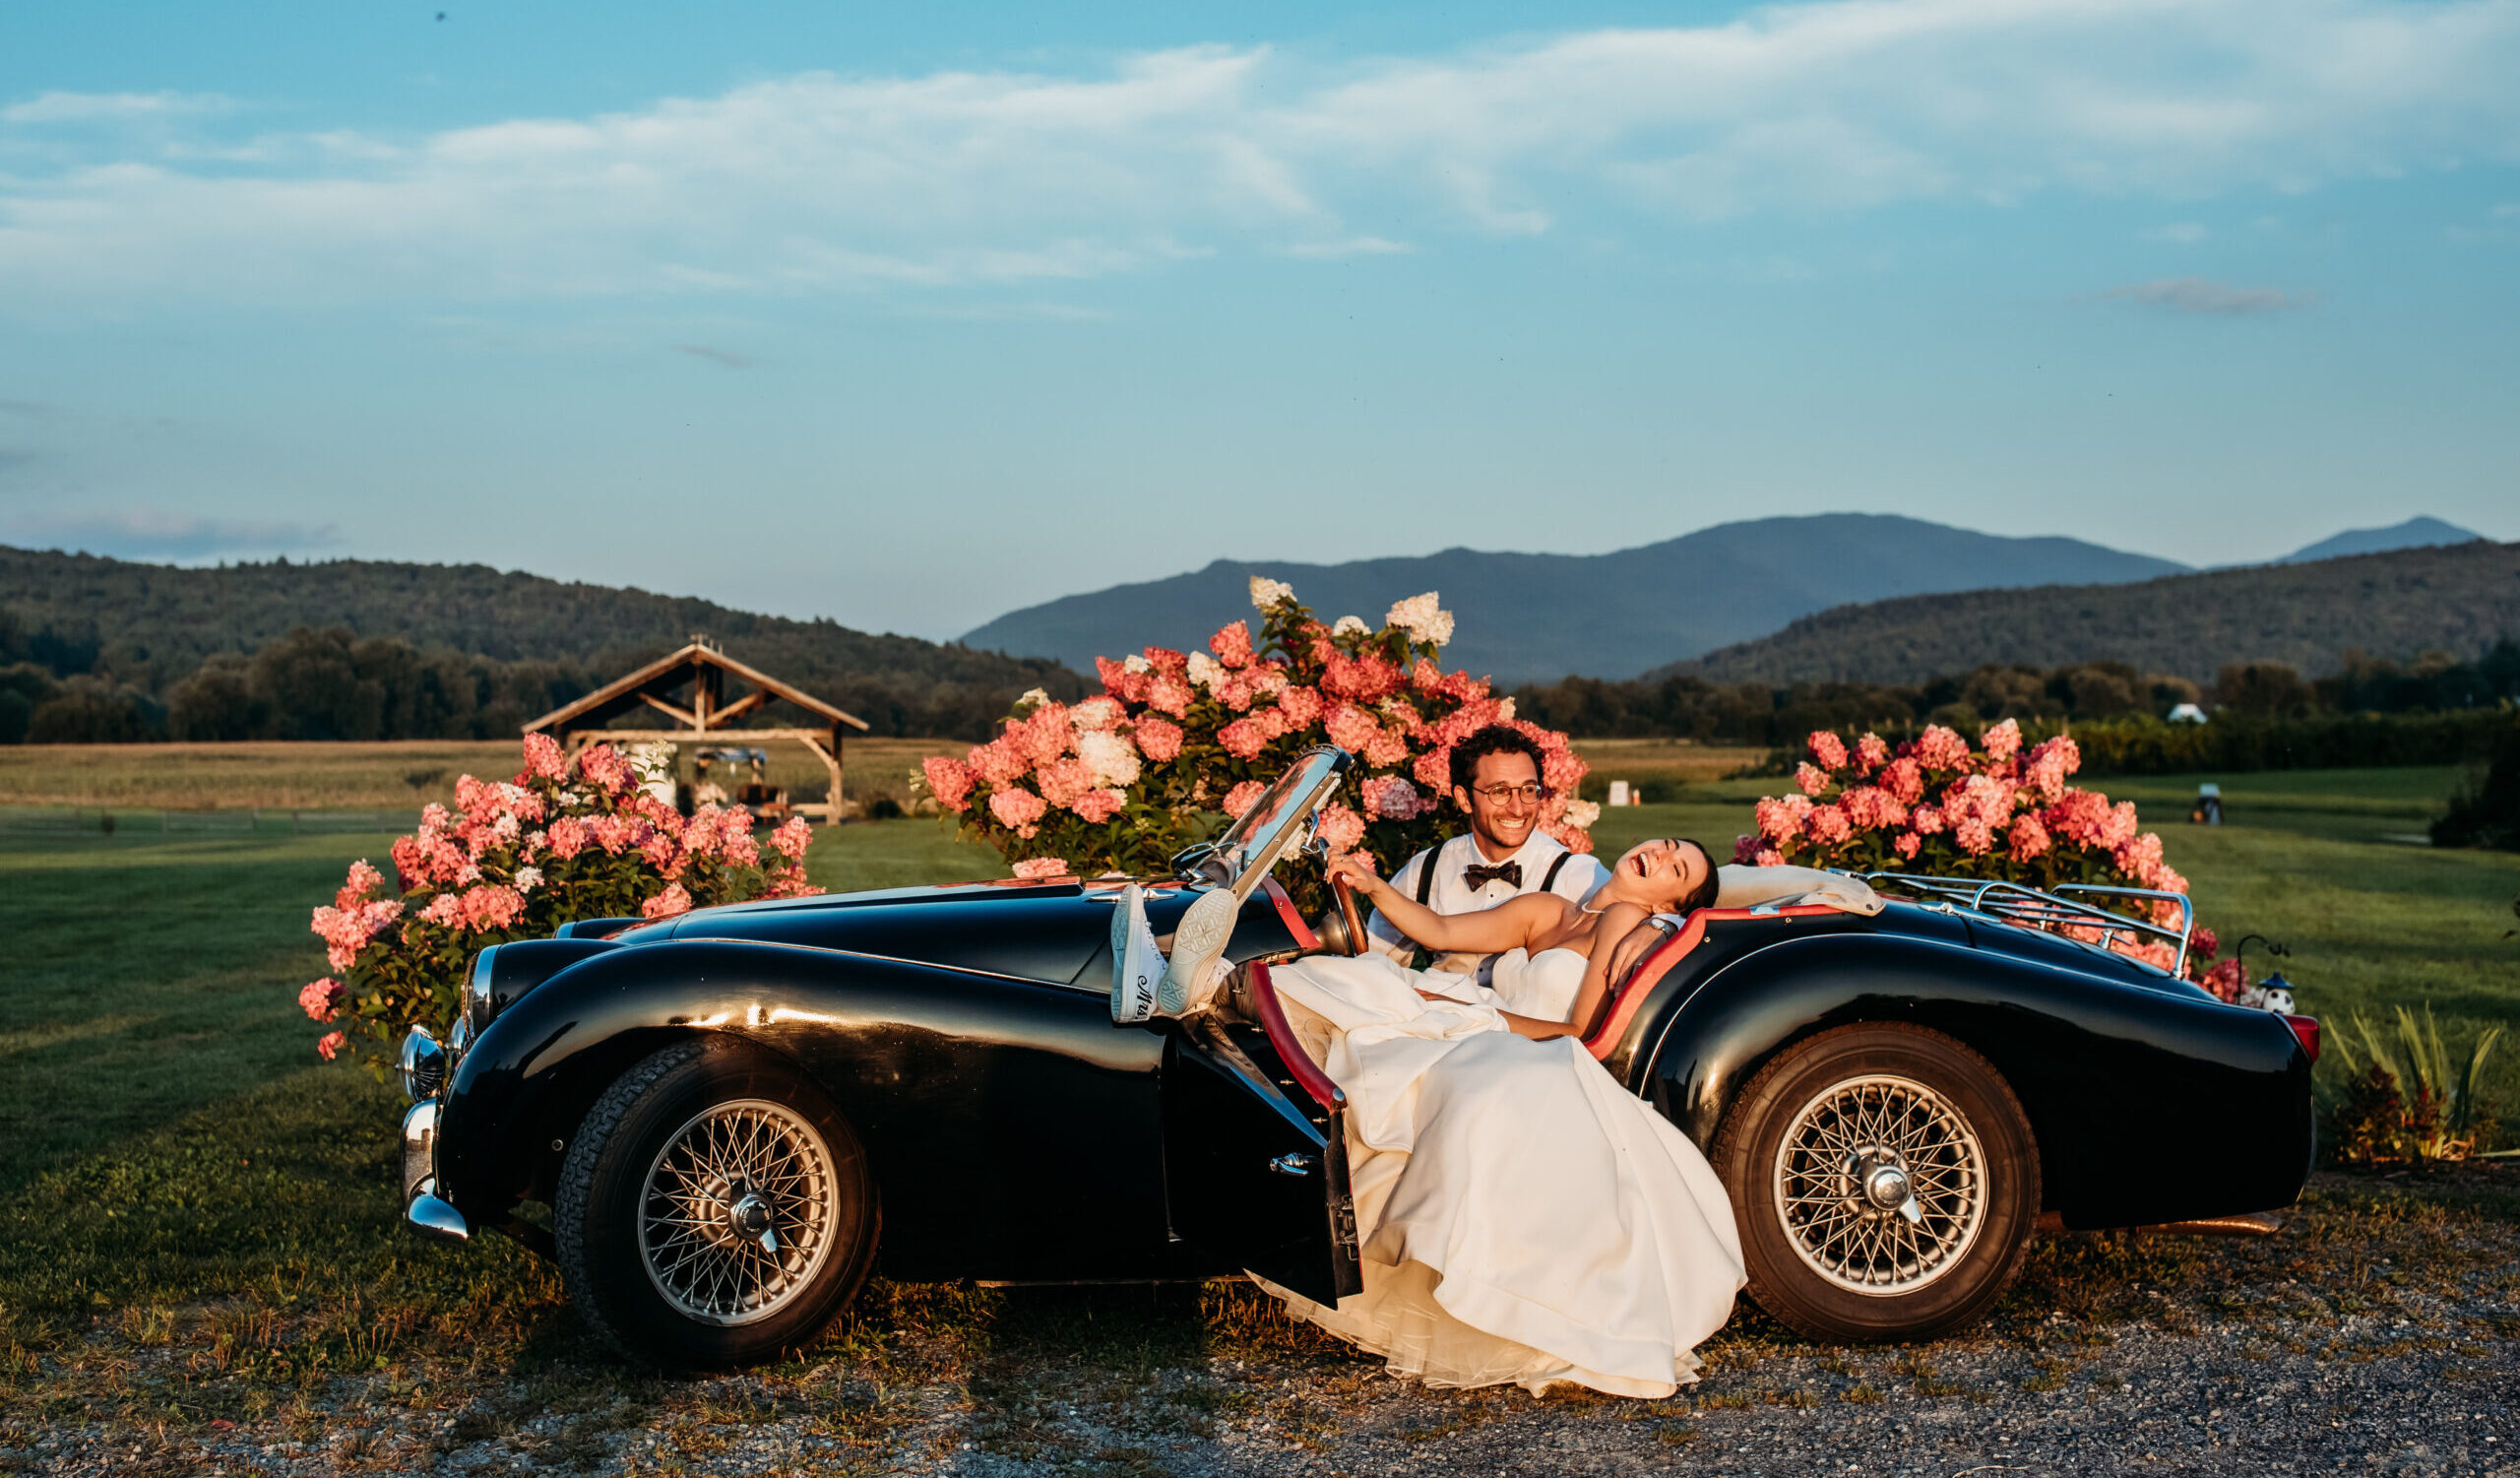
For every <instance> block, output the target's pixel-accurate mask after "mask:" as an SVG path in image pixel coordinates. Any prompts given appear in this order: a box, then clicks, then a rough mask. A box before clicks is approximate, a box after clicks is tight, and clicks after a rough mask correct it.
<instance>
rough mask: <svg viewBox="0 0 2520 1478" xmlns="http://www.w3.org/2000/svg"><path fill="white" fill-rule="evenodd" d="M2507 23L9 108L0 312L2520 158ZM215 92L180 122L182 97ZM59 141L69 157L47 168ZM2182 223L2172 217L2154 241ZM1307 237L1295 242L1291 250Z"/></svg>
mask: <svg viewBox="0 0 2520 1478" xmlns="http://www.w3.org/2000/svg"><path fill="white" fill-rule="evenodd" d="M2513 76H2520V0H2440V3H2433V4H2426V5H2423V6H2410V5H2400V4H2391V3H2386V0H1835V3H1824V4H1802V5H1788V6H1778V7H1773V8H1769V9H1765V10H1760V11H1756V12H1753V13H1751V14H1749V15H1747V16H1745V17H1743V18H1741V19H1738V20H1734V21H1732V22H1729V23H1726V24H1722V25H1715V26H1705V27H1690V28H1671V29H1665V30H1618V31H1596V32H1582V33H1578V34H1571V35H1565V36H1560V37H1556V38H1552V39H1545V40H1542V41H1538V42H1526V43H1519V44H1511V45H1503V44H1500V45H1495V46H1489V47H1481V48H1474V49H1471V50H1467V51H1463V52H1459V53H1455V54H1450V55H1444V56H1437V57H1426V58H1387V59H1382V60H1377V61H1370V62H1363V63H1355V64H1349V65H1343V66H1339V67H1336V68H1332V67H1326V66H1324V65H1322V64H1319V63H1314V62H1307V61H1305V60H1303V59H1300V58H1295V57H1289V56H1284V55H1280V54H1277V53H1274V52H1272V51H1270V50H1268V49H1266V48H1246V49H1235V48H1229V47H1198V48H1190V49H1183V50H1174V51H1165V52H1156V53H1149V54H1145V55H1140V56H1135V57H1131V58H1128V59H1126V60H1125V61H1124V62H1122V63H1121V64H1119V65H1118V66H1116V67H1115V68H1113V69H1111V70H1109V71H1108V72H1106V73H1103V74H1099V75H1094V76H1068V77H1061V76H1043V75H1038V74H1026V73H1011V72H994V73H985V72H943V73H935V74H931V75H927V76H919V77H897V78H880V77H879V78H843V77H836V76H832V75H828V74H821V73H809V74H804V75H800V76H795V77H789V78H785V79H780V80H776V81H769V82H762V83H756V84H752V85H749V86H745V87H740V88H737V89H734V90H732V91H730V92H727V93H725V94H723V95H721V96H714V97H703V98H670V99H666V100H663V101H661V102H658V103H656V104H655V105H653V106H651V107H648V108H645V109H643V110H640V111H636V112H626V113H613V114H602V115H598V116H593V117H585V118H520V119H513V120H509V121H505V122H498V123H493V124H488V125H484V126H481V127H474V128H465V129H456V130H450V131H447V132H443V133H439V134H435V135H428V136H423V137H419V138H415V139H396V138H388V137H379V136H375V135H371V134H365V133H359V132H354V131H343V130H330V131H324V132H310V133H305V134H298V135H287V134H269V133H266V134H262V135H258V136H254V137H251V138H241V139H231V138H222V137H220V136H218V132H217V129H216V128H214V127H213V126H212V125H211V124H209V123H208V122H206V121H204V120H203V119H202V118H200V117H196V118H195V119H194V121H193V123H192V125H191V128H192V132H193V134H194V135H196V137H191V138H188V139H186V140H184V141H183V146H184V147H181V148H177V147H174V146H172V145H161V146H159V147H156V148H155V149H154V150H153V151H149V152H144V151H141V150H138V149H132V150H126V151H124V152H122V153H121V154H119V155H115V156H113V157H111V158H108V159H105V160H103V161H98V159H97V158H96V157H95V154H94V153H93V146H86V147H84V148H83V149H82V150H79V151H74V150H73V149H72V148H71V146H69V145H63V146H61V151H60V152H59V153H58V154H57V155H55V156H49V157H48V156H46V155H45V154H44V150H45V149H46V148H47V147H48V146H47V145H46V144H45V139H46V137H48V135H46V133H45V132H44V131H43V130H42V129H41V128H38V127H37V126H36V125H39V124H44V123H47V122H50V121H54V120H56V119H66V118H69V117H72V116H74V115H81V110H82V109H87V110H89V111H88V112H87V113H86V114H85V116H104V115H106V114H109V113H112V112H113V110H114V109H116V108H122V109H124V110H125V112H126V113H137V112H145V111H146V110H147V109H148V108H150V107H158V109H159V114H161V115H168V116H171V115H174V114H176V113H179V112H181V111H182V110H181V109H180V108H178V107H177V106H176V105H175V103H174V102H172V101H169V102H166V103H164V104H163V105H162V106H161V105H159V104H157V103H154V102H152V101H151V100H150V98H151V97H154V96H157V95H150V96H144V97H120V98H112V99H100V98H97V97H95V96H90V95H65V94H47V95H43V96H39V97H36V98H33V99H31V100H29V101H25V102H21V103H17V104H15V105H13V106H11V107H10V108H8V109H7V110H6V111H5V112H0V120H5V123H6V125H7V126H6V127H5V128H0V146H5V148H6V150H7V154H8V157H9V158H10V159H12V160H13V161H27V160H29V159H33V160H35V161H36V162H35V164H34V165H33V166H32V167H30V166H28V165H27V164H25V163H24V162H19V163H15V164H13V165H12V166H11V171H10V173H9V174H8V175H7V176H6V177H5V178H0V291H7V292H12V293H15V294H18V295H20V296H21V298H22V300H23V299H25V298H26V297H27V296H28V295H30V294H33V293H38V292H41V293H47V294H49V295H50V297H51V299H52V300H56V301H59V300H65V299H67V300H80V299H87V300H105V301H111V302H115V303H127V302H129V301H131V300H133V299H134V298H135V297H143V296H148V295H152V294H164V295H170V296H179V297H187V298H203V297H207V298H214V299H220V300H242V301H266V300H287V301H305V300H309V299H321V298H325V297H332V298H368V297H376V296H387V295H397V296H402V295H412V294H419V295H434V296H439V297H445V298H455V299H463V298H499V297H509V296H564V295H572V294H626V293H681V294H688V293H709V292H725V291H769V292H818V291H830V290H861V289H935V288H953V287H962V286H967V285H992V284H994V285H1005V284H1022V283H1028V282H1039V281H1041V280H1045V279H1047V280H1062V279H1083V278H1092V277H1097V276H1103V275H1107V274H1112V273H1119V272H1128V271H1133V270H1142V269H1145V268H1148V267H1152V266H1157V265H1161V264H1164V263H1166V262H1173V261H1178V260H1182V259H1184V258H1188V257H1194V256H1198V255H1202V254H1205V253H1209V252H1213V251H1238V250H1269V249H1275V250H1281V251H1288V252H1291V253H1292V254H1295V255H1306V256H1321V257H1333V256H1340V255H1348V254H1353V253H1355V252H1370V251H1382V250H1389V249H1392V248H1395V247H1398V246H1399V245H1400V243H1399V241H1398V240H1397V239H1395V238H1393V237H1391V236H1385V235H1368V234H1362V233H1359V232H1358V231H1357V230H1356V229H1355V227H1354V225H1351V224H1350V222H1351V221H1352V219H1354V218H1356V217H1369V218H1370V219H1373V220H1376V221H1377V222H1391V223H1393V224H1394V225H1398V226H1401V227H1404V228H1405V229H1406V233H1407V235H1408V236H1409V237H1411V238H1413V239H1415V240H1417V241H1418V242H1420V243H1423V242H1425V241H1426V240H1428V239H1429V238H1431V237H1435V236H1438V235H1439V234H1441V233H1444V232H1464V231H1467V232H1476V233H1492V234H1542V233H1545V232H1548V231H1550V230H1553V229H1556V228H1557V227H1558V226H1559V225H1560V224H1561V223H1563V222H1566V221H1568V220H1570V219H1573V218H1575V217H1578V216H1580V215H1581V214H1582V213H1584V212H1586V211H1587V210H1591V209H1596V208H1599V207H1601V206H1603V205H1604V204H1606V203H1607V204H1614V205H1616V206H1618V207H1620V208H1621V209H1624V210H1631V211H1632V210H1636V209H1643V210H1646V211H1648V212H1659V213H1662V214H1664V215H1665V216H1666V217H1667V218H1668V219H1670V220H1672V221H1676V222H1687V221H1693V220H1707V219H1715V218H1722V217H1727V216H1736V215H1741V214H1745V213H1754V212H1766V211H1797V212H1813V211H1819V212H1846V211H1860V210H1863V209H1867V208H1870V207H1874V206H1879V205H1883V204H1888V203H1893V202H1901V201H1913V200H1920V199H1949V200H1955V201H1961V202H2015V201H2020V200H2023V199H2027V198H2030V197H2033V196H2036V195H2038V194H2041V193H2044V192H2060V191H2061V192H2079V193H2090V194H2103V195H2131V196H2139V197H2144V198H2156V199H2165V200H2170V199H2185V198H2194V197H2199V196H2209V195H2213V194H2216V193H2219V192H2225V191H2232V190H2238V189H2262V188H2270V187H2271V188H2281V189H2288V190H2300V189H2309V188H2315V187H2316V186H2318V185H2320V184H2322V183H2324V182H2326V181H2330V180H2336V179H2344V178H2363V177H2374V176H2389V175H2396V174H2404V173H2408V172H2413V171H2422V170H2432V169H2444V168H2455V167H2458V166H2460V165H2462V164H2464V163H2468V162H2476V161H2513V160H2515V159H2520V89H2515V88H2513V87H2512V86H2511V85H2510V78H2512V77H2513ZM201 111H203V110H198V109H197V110H196V112H201ZM47 159H48V160H49V162H46V161H47ZM2173 229H2176V227H2173ZM1291 240H1292V241H1295V242H1298V243H1303V244H1298V245H1295V246H1292V247H1289V246H1284V245H1273V244H1272V243H1285V242H1288V241H1291Z"/></svg>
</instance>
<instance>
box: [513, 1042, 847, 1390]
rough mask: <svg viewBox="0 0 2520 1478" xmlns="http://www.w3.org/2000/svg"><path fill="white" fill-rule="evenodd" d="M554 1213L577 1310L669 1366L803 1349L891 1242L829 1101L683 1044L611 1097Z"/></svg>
mask: <svg viewBox="0 0 2520 1478" xmlns="http://www.w3.org/2000/svg"><path fill="white" fill-rule="evenodd" d="M551 1209H552V1220H553V1222H554V1224H555V1234H556V1235H555V1241H556V1243H557V1248H556V1252H557V1253H558V1260H559V1264H560V1278H561V1282H562V1285H563V1286H564V1287H565V1288H566V1289H567V1291H568V1295H569V1301H570V1303H572V1304H573V1305H575V1306H576V1308H577V1310H578V1313H579V1314H580V1316H581V1317H584V1318H585V1319H586V1321H587V1323H588V1324H589V1325H590V1326H592V1327H593V1329H594V1330H595V1332H596V1334H597V1335H598V1336H599V1338H601V1339H602V1340H604V1341H605V1342H606V1343H607V1344H610V1345H611V1346H612V1347H613V1348H615V1349H616V1350H619V1351H620V1352H621V1353H623V1354H626V1355H629V1356H631V1357H632V1358H634V1359H638V1360H642V1361H646V1362H648V1363H651V1364H655V1365H662V1366H688V1367H703V1368H720V1367H726V1366H739V1365H749V1364H754V1363H757V1362H760V1361H763V1360H768V1359H773V1358H775V1357H777V1356H779V1355H781V1354H782V1353H784V1352H787V1351H791V1350H797V1349H801V1348H803V1347H804V1346H805V1345H807V1344H809V1343H811V1342H812V1341H813V1339H814V1338H815V1336H817V1335H819V1334H820V1333H821V1332H822V1331H823V1329H824V1328H825V1327H827V1326H828V1325H829V1324H830V1323H831V1321H832V1320H833V1319H834V1318H836V1317H839V1315H840V1313H841V1311H842V1310H843V1309H845V1308H847V1307H848V1304H849V1301H850V1299H851V1297H853V1296H854V1295H855V1294H856V1292H857V1289H858V1286H859V1285H860V1284H862V1283H863V1282H864V1281H865V1280H866V1274H867V1270H868V1269H869V1268H870V1267H871V1266H872V1265H873V1263H874V1258H875V1246H876V1242H877V1241H878V1238H879V1235H880V1231H881V1216H880V1212H879V1208H878V1206H877V1201H876V1194H875V1184H874V1177H873V1175H872V1174H871V1172H870V1169H869V1167H868V1164H867V1160H866V1152H865V1149H864V1147H863V1146H862V1145H861V1144H859V1142H858V1139H857V1135H856V1133H855V1132H854V1131H853V1130H851V1127H850V1125H849V1122H848V1120H847V1119H846V1118H845V1117H844V1116H843V1115H842V1114H841V1112H840V1109H839V1106H838V1105H836V1104H834V1103H833V1102H832V1100H831V1096H830V1095H829V1094H828V1093H826V1092H824V1091H823V1089H822V1087H821V1086H820V1085H819V1084H817V1083H816V1082H814V1080H813V1079H812V1078H810V1077H807V1076H806V1075H805V1074H804V1073H802V1072H800V1071H798V1070H797V1069H796V1068H794V1067H792V1066H790V1065H789V1064H788V1063H787V1062H785V1061H783V1060H779V1059H777V1058H774V1057H771V1056H769V1055H768V1054H765V1053H760V1052H756V1051H753V1050H751V1049H748V1048H745V1047H743V1046H741V1045H739V1044H731V1043H718V1042H707V1043H703V1042H686V1043H681V1044H677V1045H675V1046H673V1047H668V1048H666V1049H664V1050H663V1051H662V1052H659V1053H657V1054H655V1055H654V1056H651V1057H648V1058H646V1059H643V1060H640V1061H639V1062H637V1063H636V1064H634V1065H633V1066H632V1067H631V1068H630V1069H629V1070H628V1071H627V1072H624V1073H623V1074H622V1075H621V1076H620V1077H619V1078H617V1079H615V1080H614V1082H613V1083H612V1085H611V1086H610V1087H609V1088H607V1089H605V1090H604V1092H603V1094H602V1096H600V1097H599V1098H598V1099H597V1100H596V1103H595V1107H594V1108H592V1109H590V1110H589V1111H588V1112H587V1117H586V1120H585V1122H584V1123H583V1124H582V1125H580V1126H579V1128H578V1132H577V1135H576V1137H575V1139H574V1141H573V1142H572V1143H571V1144H570V1145H569V1150H568V1154H567V1155H566V1156H565V1157H564V1158H563V1159H562V1161H561V1165H560V1177H559V1186H558V1188H557V1190H556V1192H555V1194H554V1196H553V1199H552V1208H551Z"/></svg>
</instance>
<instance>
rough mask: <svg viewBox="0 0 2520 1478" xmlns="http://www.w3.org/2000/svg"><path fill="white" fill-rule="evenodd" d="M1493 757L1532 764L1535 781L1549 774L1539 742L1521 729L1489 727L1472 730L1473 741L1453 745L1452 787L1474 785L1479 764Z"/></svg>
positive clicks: (1501, 726)
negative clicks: (1510, 757) (1509, 757)
mask: <svg viewBox="0 0 2520 1478" xmlns="http://www.w3.org/2000/svg"><path fill="white" fill-rule="evenodd" d="M1490 754H1520V755H1523V756H1524V757H1526V758H1528V759H1529V760H1530V761H1531V762H1532V775H1533V776H1534V778H1538V777H1539V776H1541V775H1544V774H1545V773H1547V771H1546V766H1545V762H1544V758H1543V756H1542V754H1541V748H1540V743H1539V741H1538V740H1536V739H1533V738H1532V737H1531V736H1530V735H1528V734H1525V733H1523V732H1522V731H1521V730H1519V729H1510V728H1507V727H1506V726H1505V725H1503V724H1490V725H1488V726H1487V727H1486V728H1484V729H1480V730H1475V731H1473V732H1472V734H1471V736H1470V738H1468V739H1463V740H1462V741H1461V742H1460V743H1458V744H1455V745H1453V755H1452V773H1453V784H1454V785H1456V786H1459V787H1460V788H1461V789H1463V790H1465V791H1466V790H1469V789H1470V787H1471V783H1472V782H1473V781H1475V780H1477V779H1478V778H1479V762H1480V761H1481V760H1482V759H1485V758H1486V757H1487V756H1488V755H1490Z"/></svg>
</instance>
